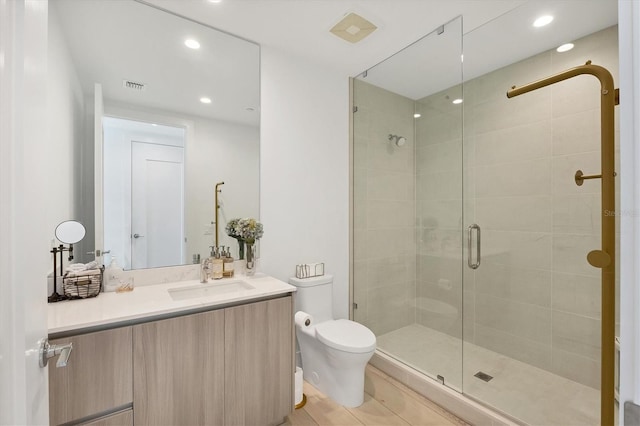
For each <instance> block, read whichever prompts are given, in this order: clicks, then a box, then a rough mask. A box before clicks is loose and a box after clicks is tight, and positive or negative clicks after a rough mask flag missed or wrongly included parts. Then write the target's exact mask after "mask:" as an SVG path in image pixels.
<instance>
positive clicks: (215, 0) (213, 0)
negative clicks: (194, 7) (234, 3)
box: [209, 0, 222, 3]
mask: <svg viewBox="0 0 640 426" xmlns="http://www.w3.org/2000/svg"><path fill="white" fill-rule="evenodd" d="M209 3H222V0H209Z"/></svg>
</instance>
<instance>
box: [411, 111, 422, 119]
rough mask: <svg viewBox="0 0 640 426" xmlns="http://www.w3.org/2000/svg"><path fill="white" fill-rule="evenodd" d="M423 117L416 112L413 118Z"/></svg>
mask: <svg viewBox="0 0 640 426" xmlns="http://www.w3.org/2000/svg"><path fill="white" fill-rule="evenodd" d="M420 117H422V115H421V114H420V113H418V112H416V113H415V114H413V118H420Z"/></svg>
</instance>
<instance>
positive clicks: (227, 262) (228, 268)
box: [222, 246, 234, 278]
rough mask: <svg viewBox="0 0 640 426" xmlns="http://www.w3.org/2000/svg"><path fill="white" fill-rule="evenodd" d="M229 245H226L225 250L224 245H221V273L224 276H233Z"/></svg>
mask: <svg viewBox="0 0 640 426" xmlns="http://www.w3.org/2000/svg"><path fill="white" fill-rule="evenodd" d="M230 249H231V247H227V250H226V251H225V250H224V246H222V254H223V258H224V265H223V271H222V275H223V276H224V277H225V278H231V277H233V273H234V271H233V257H231V250H230Z"/></svg>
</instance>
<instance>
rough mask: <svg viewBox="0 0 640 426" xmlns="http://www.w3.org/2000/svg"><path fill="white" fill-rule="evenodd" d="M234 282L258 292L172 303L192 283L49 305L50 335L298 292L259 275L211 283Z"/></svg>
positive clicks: (136, 289) (173, 283)
mask: <svg viewBox="0 0 640 426" xmlns="http://www.w3.org/2000/svg"><path fill="white" fill-rule="evenodd" d="M232 281H244V282H247V283H249V284H250V285H251V286H253V287H255V288H253V289H248V290H238V291H233V292H229V293H224V294H218V295H215V296H205V297H196V298H192V299H187V300H179V301H176V300H173V299H172V298H171V296H170V294H169V292H168V290H169V289H176V288H184V287H192V286H195V285H198V284H200V281H197V280H191V281H180V282H170V283H163V284H157V285H148V286H142V287H136V288H135V289H134V290H133V291H130V292H126V293H113V292H112V293H100V294H99V295H98V297H93V298H90V299H83V300H68V301H63V302H57V303H50V304H49V305H48V309H49V320H48V325H49V334H55V333H61V332H68V331H73V330H80V329H85V328H90V327H97V326H105V325H109V324H116V323H123V322H126V321H133V320H140V319H142V318H145V317H154V316H159V315H166V314H174V313H179V312H181V311H190V310H196V309H201V308H205V307H211V308H212V309H213V308H215V307H216V306H224V305H229V304H235V303H237V302H248V301H251V300H253V299H260V298H264V297H269V296H275V295H278V294H286V293H292V292H295V291H296V288H295V287H294V286H291V285H289V284H286V283H285V282H283V281H280V280H278V279H275V278H272V277H269V276H266V275H264V274H256V275H255V276H253V277H245V276H237V277H234V278H223V279H221V280H215V281H214V280H210V281H209V284H214V283H219V284H226V283H230V282H232ZM202 285H204V284H202Z"/></svg>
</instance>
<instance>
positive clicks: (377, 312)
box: [353, 80, 416, 335]
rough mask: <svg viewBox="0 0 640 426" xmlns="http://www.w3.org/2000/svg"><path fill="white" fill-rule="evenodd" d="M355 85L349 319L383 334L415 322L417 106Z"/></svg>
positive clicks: (397, 97) (395, 96) (363, 83)
mask: <svg viewBox="0 0 640 426" xmlns="http://www.w3.org/2000/svg"><path fill="white" fill-rule="evenodd" d="M354 84H355V87H354V105H355V106H357V108H358V111H357V112H356V113H355V114H354V115H353V117H354V118H353V119H354V128H356V129H357V131H356V132H355V134H354V157H353V158H354V164H353V174H354V176H353V177H354V185H353V197H354V223H353V228H354V292H355V294H354V301H355V302H356V303H357V305H358V307H357V309H354V318H355V320H356V321H358V322H360V323H362V324H364V325H366V326H367V327H369V328H370V329H371V330H372V331H373V332H374V333H376V334H377V335H380V334H384V333H386V332H389V331H392V330H395V329H398V328H401V327H403V326H406V325H409V324H413V323H414V322H415V306H414V298H415V291H416V287H415V276H416V256H415V254H416V251H415V235H414V234H415V232H414V223H415V198H414V191H415V186H414V185H415V184H414V182H415V167H414V162H415V158H414V146H415V145H414V130H413V127H414V125H413V122H414V118H413V113H414V102H413V100H411V99H409V98H405V97H402V96H399V95H396V94H394V93H391V92H388V91H386V90H383V89H380V88H378V87H375V86H373V85H370V84H368V83H365V82H363V81H360V80H355V81H354ZM389 134H394V135H400V136H404V137H406V138H407V143H406V144H405V145H404V146H402V147H397V146H396V145H395V144H393V143H392V142H390V141H389V140H388V135H389Z"/></svg>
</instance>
